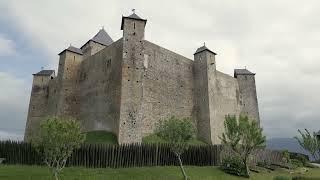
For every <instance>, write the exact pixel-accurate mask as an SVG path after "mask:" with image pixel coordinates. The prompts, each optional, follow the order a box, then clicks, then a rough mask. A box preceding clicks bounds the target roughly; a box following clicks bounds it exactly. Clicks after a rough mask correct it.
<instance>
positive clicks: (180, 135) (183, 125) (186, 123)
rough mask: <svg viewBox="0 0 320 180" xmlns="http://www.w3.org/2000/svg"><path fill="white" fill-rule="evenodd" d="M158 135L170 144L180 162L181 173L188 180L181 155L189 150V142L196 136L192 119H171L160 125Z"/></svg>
mask: <svg viewBox="0 0 320 180" xmlns="http://www.w3.org/2000/svg"><path fill="white" fill-rule="evenodd" d="M157 135H158V136H159V137H161V138H162V139H163V140H165V141H167V142H168V143H170V145H171V146H170V147H171V151H172V152H173V153H174V154H175V155H176V157H177V159H178V161H179V165H180V169H181V172H182V174H183V176H184V178H185V179H188V176H187V174H186V172H185V170H184V168H183V165H182V161H181V154H182V153H183V152H184V151H185V150H187V148H188V141H190V140H191V139H192V138H194V136H195V128H194V125H193V123H192V121H191V119H189V118H184V119H178V118H176V117H174V116H173V117H171V118H170V119H168V120H166V121H163V122H162V123H160V125H159V127H158V130H157Z"/></svg>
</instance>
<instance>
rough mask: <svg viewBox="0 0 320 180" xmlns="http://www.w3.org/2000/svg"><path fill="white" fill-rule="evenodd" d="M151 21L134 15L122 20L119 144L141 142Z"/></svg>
mask: <svg viewBox="0 0 320 180" xmlns="http://www.w3.org/2000/svg"><path fill="white" fill-rule="evenodd" d="M146 23H147V20H145V19H142V18H140V17H139V16H138V15H136V14H135V13H133V14H132V15H130V16H128V17H124V16H123V17H122V22H121V30H122V31H123V39H122V40H123V49H122V50H123V57H122V80H121V104H120V106H121V109H120V119H119V135H118V142H119V143H129V142H141V140H142V134H141V133H142V129H141V128H142V116H143V109H142V107H143V104H142V102H143V77H144V73H145V69H144V66H143V62H144V44H143V43H144V42H143V40H144V32H145V26H146Z"/></svg>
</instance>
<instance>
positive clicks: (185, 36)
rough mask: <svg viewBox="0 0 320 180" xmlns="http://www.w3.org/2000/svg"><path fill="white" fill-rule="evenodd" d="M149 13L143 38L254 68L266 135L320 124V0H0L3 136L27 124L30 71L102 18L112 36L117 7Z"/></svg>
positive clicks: (52, 60) (222, 65)
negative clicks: (206, 49)
mask: <svg viewBox="0 0 320 180" xmlns="http://www.w3.org/2000/svg"><path fill="white" fill-rule="evenodd" d="M132 8H135V9H136V13H137V14H138V15H139V16H140V17H142V18H145V19H147V20H148V22H147V25H146V37H145V38H146V39H147V40H149V41H151V42H154V43H156V44H158V45H160V46H162V47H165V48H167V49H170V50H173V51H175V52H177V53H179V54H182V55H184V56H186V57H188V58H191V59H192V58H193V53H194V52H195V50H196V49H197V48H198V47H200V46H201V45H202V44H203V42H206V45H207V46H208V47H209V48H210V49H211V50H213V51H214V52H216V53H217V54H218V56H217V59H216V61H217V68H218V70H220V71H222V72H225V73H227V74H230V75H232V74H233V69H234V68H243V67H245V66H246V67H247V69H249V70H250V71H252V72H255V73H257V74H256V85H257V93H258V101H259V108H260V116H261V122H262V126H263V128H264V132H265V134H266V135H267V137H268V138H272V137H292V136H295V135H296V134H297V129H298V128H308V129H310V130H313V131H318V130H319V129H320V109H319V105H320V96H319V88H320V71H319V70H320V20H319V17H320V11H319V9H320V2H319V1H317V0H308V1H295V0H281V1H279V0H266V1H254V0H247V1H246V0H242V1H235V0H224V1H218V0H207V1H200V0H197V1H189V2H187V1H185V0H184V1H177V0H161V1H151V0H145V1H132V0H130V1H119V0H114V1H112V0H107V1H106V0H101V1H98V0H91V1H81V2H80V1H79V0H69V1H66V0H55V1H43V0H29V1H18V0H0V139H7V138H12V139H17V138H21V137H22V135H23V133H24V128H25V123H26V117H27V110H28V104H29V98H30V91H31V85H32V73H36V72H38V71H40V70H41V67H44V68H46V69H56V67H57V65H58V55H57V54H58V53H59V52H60V51H62V50H63V49H64V48H66V47H68V46H69V44H70V43H71V44H72V45H73V46H77V47H81V46H82V45H83V44H84V43H85V42H86V41H87V40H88V39H89V38H91V37H92V36H94V35H95V34H96V33H97V32H98V31H99V29H100V28H101V27H102V26H104V28H105V30H106V31H107V32H108V33H109V35H110V36H111V37H112V38H113V40H117V39H119V38H120V37H121V36H122V32H121V31H120V23H121V16H122V15H129V14H131V9H132Z"/></svg>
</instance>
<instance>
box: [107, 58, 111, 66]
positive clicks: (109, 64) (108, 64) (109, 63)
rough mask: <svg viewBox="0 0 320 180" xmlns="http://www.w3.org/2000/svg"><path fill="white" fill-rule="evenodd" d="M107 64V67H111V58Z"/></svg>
mask: <svg viewBox="0 0 320 180" xmlns="http://www.w3.org/2000/svg"><path fill="white" fill-rule="evenodd" d="M106 64H107V68H109V67H110V66H111V59H108V60H107V63H106Z"/></svg>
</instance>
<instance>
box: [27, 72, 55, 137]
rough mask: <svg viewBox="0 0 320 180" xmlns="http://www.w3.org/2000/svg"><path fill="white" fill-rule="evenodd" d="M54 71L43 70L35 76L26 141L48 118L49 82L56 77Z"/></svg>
mask: <svg viewBox="0 0 320 180" xmlns="http://www.w3.org/2000/svg"><path fill="white" fill-rule="evenodd" d="M54 73H55V72H54V71H53V70H42V71H40V72H38V73H36V74H33V83H32V90H31V96H30V103H29V110H28V119H27V123H26V129H28V130H29V131H25V136H24V137H25V140H28V139H27V138H30V137H31V136H32V135H33V134H31V133H32V132H33V131H37V130H38V129H39V127H40V121H41V120H42V119H43V118H44V117H46V116H47V109H48V108H47V105H48V102H47V96H48V95H49V81H50V80H51V79H52V78H53V76H54Z"/></svg>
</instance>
